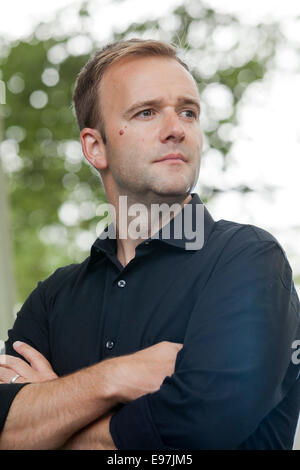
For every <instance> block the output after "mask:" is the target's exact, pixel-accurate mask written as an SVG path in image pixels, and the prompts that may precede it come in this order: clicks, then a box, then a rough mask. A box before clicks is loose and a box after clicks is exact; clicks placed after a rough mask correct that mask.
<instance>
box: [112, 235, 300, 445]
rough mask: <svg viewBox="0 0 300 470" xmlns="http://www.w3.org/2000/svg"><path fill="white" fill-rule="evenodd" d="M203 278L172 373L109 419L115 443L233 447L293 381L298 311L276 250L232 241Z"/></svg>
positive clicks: (285, 266)
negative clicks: (206, 279)
mask: <svg viewBox="0 0 300 470" xmlns="http://www.w3.org/2000/svg"><path fill="white" fill-rule="evenodd" d="M209 283H210V285H207V286H206V288H205V290H204V291H203V293H201V295H199V301H198V304H197V305H196V306H195V308H194V310H193V312H192V314H191V318H190V322H189V325H188V328H187V331H186V334H185V338H184V346H183V348H182V350H181V351H180V352H179V354H178V356H177V361H176V365H175V373H174V374H173V375H172V377H167V378H166V379H165V380H164V382H163V384H162V386H161V387H160V389H159V390H158V391H157V392H155V393H152V394H147V395H145V396H142V397H140V398H138V399H137V400H135V401H133V402H131V403H129V404H127V405H125V406H124V407H123V408H122V409H121V410H119V411H118V412H117V413H116V414H114V416H112V418H111V421H110V431H111V434H112V437H113V439H114V442H115V443H116V445H117V447H118V449H120V450H123V449H124V450H125V449H235V448H237V447H238V446H239V445H240V444H241V443H242V442H243V441H244V440H246V439H247V438H248V437H249V436H250V435H251V434H252V433H254V432H255V430H256V429H257V428H258V426H259V425H260V423H261V422H262V420H263V419H264V418H265V417H266V416H267V415H268V413H270V412H271V410H272V409H274V408H275V407H276V406H277V405H278V404H279V403H280V402H281V400H283V398H284V397H285V395H286V394H287V392H288V390H289V389H290V387H291V386H292V385H293V384H294V383H295V381H296V377H297V375H298V374H299V365H298V366H297V365H294V364H292V363H291V353H292V350H291V346H292V344H293V341H294V340H295V339H296V338H297V337H298V336H297V335H299V334H300V326H299V324H300V322H299V311H300V308H299V302H298V299H297V297H296V295H295V291H294V289H293V283H292V276H291V270H290V267H289V265H288V263H287V261H286V259H285V257H284V255H283V253H282V251H281V249H280V248H279V246H278V245H277V244H275V243H273V242H257V243H251V244H249V245H247V244H246V245H245V244H244V246H240V247H238V246H237V248H236V250H234V251H233V252H232V251H231V253H230V254H229V255H228V256H227V255H226V253H224V254H223V256H222V257H221V259H220V261H219V265H218V266H217V267H216V269H215V271H214V272H213V273H212V276H211V278H210V281H209ZM214 286H218V290H217V291H216V290H215V289H214V288H213V287H214ZM270 432H272V431H270ZM275 434H276V433H275ZM270 439H271V440H272V436H270Z"/></svg>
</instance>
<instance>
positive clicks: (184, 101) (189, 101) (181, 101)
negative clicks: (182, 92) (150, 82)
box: [123, 96, 201, 118]
mask: <svg viewBox="0 0 300 470" xmlns="http://www.w3.org/2000/svg"><path fill="white" fill-rule="evenodd" d="M162 103H163V98H158V99H154V100H145V101H137V102H136V103H134V104H133V105H132V106H130V108H129V109H127V110H126V111H125V113H124V114H123V117H124V118H128V117H129V116H130V115H131V114H132V113H134V112H135V111H138V110H139V109H140V108H144V107H148V106H161V105H162ZM182 105H187V106H191V105H192V106H195V107H196V108H197V111H198V113H199V114H200V111H201V107H200V104H199V102H198V101H197V100H196V99H195V98H189V97H187V96H180V97H178V99H177V103H176V106H182Z"/></svg>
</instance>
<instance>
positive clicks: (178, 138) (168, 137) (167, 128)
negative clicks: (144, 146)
mask: <svg viewBox="0 0 300 470" xmlns="http://www.w3.org/2000/svg"><path fill="white" fill-rule="evenodd" d="M184 138H185V131H184V127H183V124H182V122H181V121H180V119H179V116H178V114H177V113H176V112H175V111H170V112H168V113H166V115H165V116H164V117H163V120H162V125H161V129H160V140H161V142H169V141H172V142H176V143H179V142H182V141H183V140H184Z"/></svg>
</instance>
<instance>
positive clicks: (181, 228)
mask: <svg viewBox="0 0 300 470" xmlns="http://www.w3.org/2000/svg"><path fill="white" fill-rule="evenodd" d="M191 196H192V199H191V200H190V202H189V203H188V204H186V205H185V207H184V208H183V209H182V211H181V212H179V213H178V214H177V215H176V216H175V217H174V218H173V219H171V221H170V222H169V223H168V224H166V225H165V226H164V227H162V228H161V229H160V230H159V231H158V232H157V233H155V234H154V235H153V236H152V237H151V238H148V239H147V240H145V241H143V242H142V244H149V243H150V242H153V241H158V243H160V242H162V243H166V244H168V245H171V246H174V247H176V248H180V249H183V250H188V251H189V250H191V251H197V250H199V249H201V248H203V246H204V244H205V242H206V240H207V239H208V237H209V234H210V232H211V231H212V228H213V225H214V220H213V218H212V216H211V215H210V213H209V212H208V210H207V209H206V207H205V205H204V204H203V202H202V201H201V199H200V197H199V196H198V194H196V193H192V194H191ZM112 227H113V225H112V224H110V226H108V227H106V229H105V230H104V231H103V232H102V233H101V235H100V236H99V237H98V238H97V239H96V241H95V243H94V244H93V246H92V248H91V257H90V261H91V262H92V261H94V260H95V261H96V259H97V260H98V259H99V256H100V257H102V256H103V255H105V254H106V255H107V254H109V255H113V254H116V250H117V241H116V239H115V238H109V237H105V234H106V233H107V232H108V231H109V228H110V230H112ZM112 232H114V231H113V230H112ZM166 234H167V236H166ZM193 234H196V235H194V238H192V237H191V236H192V235H193ZM101 237H102V238H101ZM196 240H198V242H199V241H200V245H199V243H196ZM142 244H141V245H142Z"/></svg>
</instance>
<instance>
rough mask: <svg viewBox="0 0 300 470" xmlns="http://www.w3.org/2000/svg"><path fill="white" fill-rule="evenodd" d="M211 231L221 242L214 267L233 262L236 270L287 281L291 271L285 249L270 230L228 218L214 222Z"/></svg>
mask: <svg viewBox="0 0 300 470" xmlns="http://www.w3.org/2000/svg"><path fill="white" fill-rule="evenodd" d="M213 232H214V233H213V234H212V235H213V236H214V237H215V239H218V240H219V242H220V243H221V246H222V249H221V250H220V254H219V259H218V266H217V269H219V268H222V269H223V268H224V267H225V266H226V267H229V266H232V267H233V266H236V267H237V268H238V270H239V271H240V272H242V271H243V269H245V270H247V271H248V272H250V271H251V270H253V271H255V272H257V273H260V274H261V275H262V276H263V275H266V276H268V275H269V276H273V275H276V274H277V275H279V276H280V277H281V278H282V281H283V282H284V284H286V285H290V283H291V278H292V271H291V268H290V265H289V262H288V260H287V256H286V253H285V251H284V249H283V247H282V246H281V244H280V243H279V241H278V240H277V239H276V237H275V236H274V235H272V234H271V233H270V232H268V231H267V230H265V229H263V228H261V227H258V226H256V225H252V224H241V223H237V222H232V221H228V220H219V221H217V222H215V227H214V231H213Z"/></svg>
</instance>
